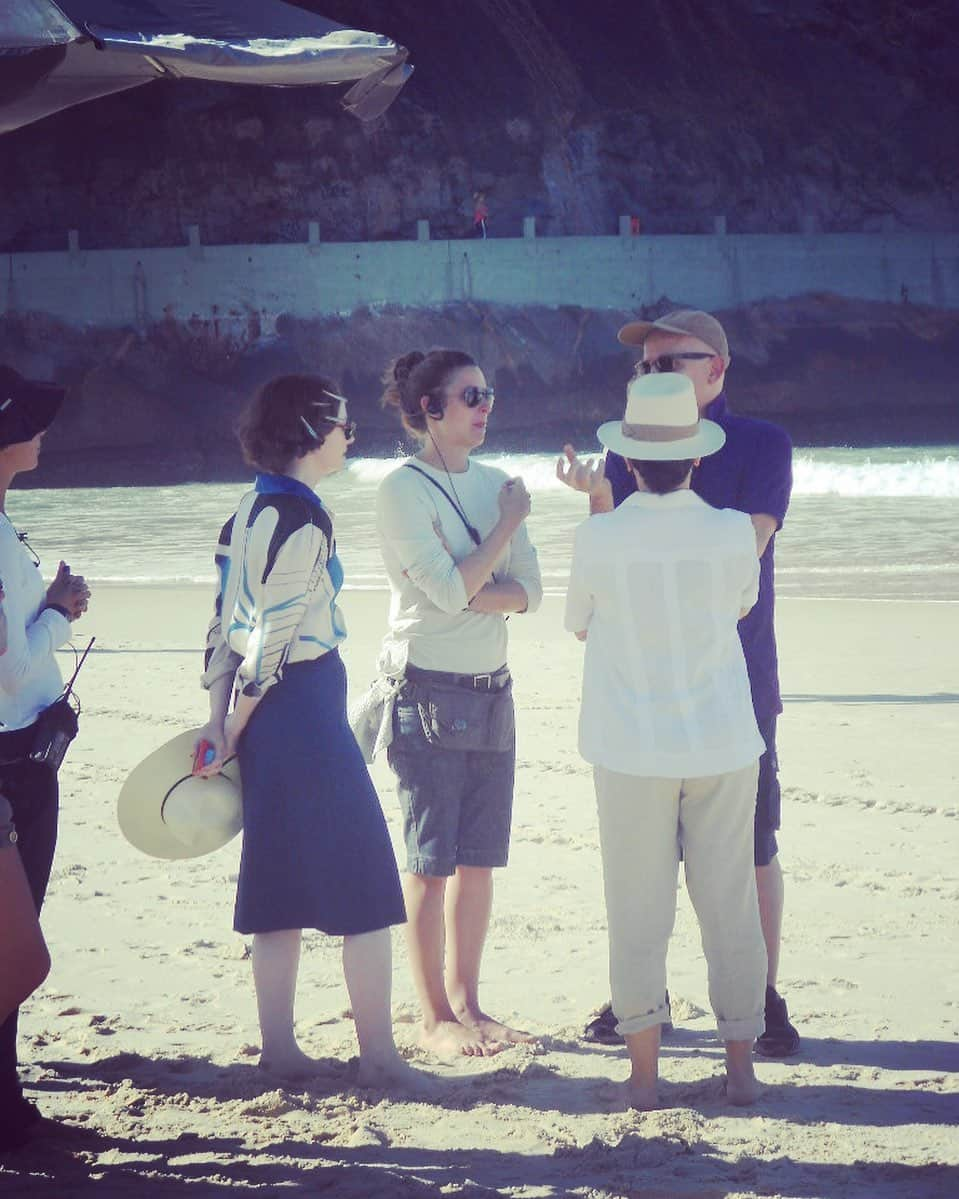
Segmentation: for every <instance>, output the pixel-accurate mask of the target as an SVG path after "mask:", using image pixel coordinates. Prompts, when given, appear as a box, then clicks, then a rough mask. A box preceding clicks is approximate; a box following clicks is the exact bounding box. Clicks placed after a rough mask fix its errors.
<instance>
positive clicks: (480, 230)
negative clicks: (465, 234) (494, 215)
mask: <svg viewBox="0 0 959 1199" xmlns="http://www.w3.org/2000/svg"><path fill="white" fill-rule="evenodd" d="M488 219H489V205H488V204H487V203H486V192H473V236H474V237H482V238H485V237H486V222H487V220H488Z"/></svg>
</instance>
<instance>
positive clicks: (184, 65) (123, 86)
mask: <svg viewBox="0 0 959 1199" xmlns="http://www.w3.org/2000/svg"><path fill="white" fill-rule="evenodd" d="M138 18H139V19H138ZM407 53H408V52H407V50H406V48H405V47H403V46H399V45H397V44H396V43H395V42H393V41H391V40H390V39H389V38H386V37H383V36H382V35H380V34H376V33H367V32H364V31H362V30H355V29H347V28H345V27H344V26H342V25H338V24H337V23H336V22H334V21H330V20H328V19H327V18H325V17H320V16H318V15H317V14H315V13H312V12H308V11H306V10H305V9H303V8H299V7H294V6H293V5H290V4H285V3H283V2H282V0H142V2H140V3H137V2H136V0H58V3H53V0H19V2H18V4H17V6H16V8H15V9H14V10H13V11H12V12H10V13H4V14H0V133H4V132H8V131H10V130H12V129H16V128H19V127H20V126H21V125H26V124H30V123H31V122H33V121H37V120H41V119H42V118H43V117H45V116H49V115H51V114H52V113H55V112H59V111H60V110H61V109H64V108H70V107H72V106H73V105H76V104H82V103H84V102H85V101H87V100H94V99H97V98H99V97H101V96H106V95H110V94H111V93H114V92H120V91H125V90H127V89H129V88H133V87H140V86H142V85H143V84H145V83H150V82H152V81H154V80H156V79H159V78H162V77H164V76H167V77H174V78H191V79H203V80H208V81H213V82H223V83H247V84H257V85H260V86H269V87H312V86H318V85H321V84H335V83H344V82H353V87H351V88H350V89H349V91H348V92H347V93H346V95H345V96H344V97H343V98H342V104H343V107H344V108H345V109H346V111H347V112H350V113H352V114H353V115H354V116H357V117H359V118H360V119H361V120H373V119H375V118H376V117H378V116H380V115H381V114H382V113H383V112H385V111H386V109H387V108H388V107H389V106H390V104H392V102H393V101H394V100H395V99H396V96H397V95H398V93H399V90H400V88H401V87H402V86H403V84H404V83H405V82H406V80H407V79H408V78H409V76H410V74H411V72H412V69H413V68H412V67H411V66H410V65H409V63H408V62H407V61H406V60H407Z"/></svg>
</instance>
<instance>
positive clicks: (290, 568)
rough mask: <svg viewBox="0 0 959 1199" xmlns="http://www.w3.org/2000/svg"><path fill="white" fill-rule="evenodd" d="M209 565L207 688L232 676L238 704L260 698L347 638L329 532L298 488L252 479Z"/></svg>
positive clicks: (265, 477)
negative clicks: (289, 672)
mask: <svg viewBox="0 0 959 1199" xmlns="http://www.w3.org/2000/svg"><path fill="white" fill-rule="evenodd" d="M216 564H217V572H218V579H219V582H218V587H217V595H216V605H215V610H214V616H213V620H212V621H211V622H210V627H209V630H208V632H207V639H206V657H205V661H204V672H203V686H204V687H207V688H209V687H210V686H212V684H213V683H214V682H216V680H217V679H220V678H222V677H223V676H224V675H226V674H228V675H231V676H233V675H234V674H235V675H236V684H237V687H238V688H239V689H240V690H241V691H242V692H243V694H244V695H250V696H260V695H263V694H264V693H265V692H266V691H268V690H269V688H270V687H272V686H273V684H274V683H277V682H279V680H280V679H281V678H282V677H283V669H284V667H285V666H286V665H287V663H292V662H305V661H309V660H310V659H312V658H319V657H320V656H321V655H322V654H325V653H328V652H329V651H330V650H332V649H335V648H336V646H337V645H339V643H340V642H341V641H342V640H343V639H344V638H345V637H346V624H345V622H344V620H343V615H342V613H341V612H340V609H339V608H338V607H337V604H336V597H337V595H338V593H339V591H340V588H341V587H342V586H343V568H342V566H341V565H340V560H339V558H338V557H337V555H336V542H335V541H334V539H333V522H332V520H331V518H330V513H329V511H328V509H327V508H325V507H324V505H323V502H322V500H321V499H320V497H319V496H318V495H317V494H316V493H315V492H314V491H313V490H312V489H311V488H309V487H307V486H306V485H305V484H304V483H301V482H299V480H297V479H292V478H290V477H289V476H287V475H269V474H261V475H257V477H256V483H255V486H254V488H253V490H252V491H248V492H247V493H246V495H245V496H244V497H243V499H242V500H241V502H240V506H239V508H237V510H236V512H235V514H234V515H233V516H232V517H231V518H230V519H229V520H228V521H227V523H226V524H225V525H224V526H223V530H222V532H221V533H220V543H219V546H218V548H217V554H216Z"/></svg>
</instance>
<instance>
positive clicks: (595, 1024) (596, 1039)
mask: <svg viewBox="0 0 959 1199" xmlns="http://www.w3.org/2000/svg"><path fill="white" fill-rule="evenodd" d="M617 1023H618V1020H617V1018H616V1015H615V1013H614V1012H613V1005H612V1004H611V1003H605V1004H603V1006H602V1007H601V1008H600V1009H599V1011H598V1012H597V1013H596V1015H595V1016H594V1017H593V1018H592V1020H590V1021H589V1022H588V1023H587V1025H586V1027H585V1028H584V1029H583V1040H584V1041H589V1042H590V1043H591V1044H593V1045H625V1044H626V1038H625V1037H622V1036H620V1034H619V1033H618V1032H617V1031H616V1025H617Z"/></svg>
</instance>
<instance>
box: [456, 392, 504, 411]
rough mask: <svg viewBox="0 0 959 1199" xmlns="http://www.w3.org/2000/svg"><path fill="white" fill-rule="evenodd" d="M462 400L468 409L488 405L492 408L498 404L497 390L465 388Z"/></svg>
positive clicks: (461, 394)
mask: <svg viewBox="0 0 959 1199" xmlns="http://www.w3.org/2000/svg"><path fill="white" fill-rule="evenodd" d="M460 399H461V400H462V401H463V403H464V404H465V405H466V407H467V408H478V407H479V406H480V404H486V405H487V406H488V407H490V408H492V407H493V405H494V404H495V403H496V389H495V388H494V387H464V388H463V390H462V392H461V393H460Z"/></svg>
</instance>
